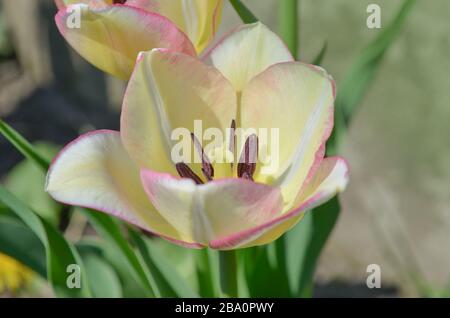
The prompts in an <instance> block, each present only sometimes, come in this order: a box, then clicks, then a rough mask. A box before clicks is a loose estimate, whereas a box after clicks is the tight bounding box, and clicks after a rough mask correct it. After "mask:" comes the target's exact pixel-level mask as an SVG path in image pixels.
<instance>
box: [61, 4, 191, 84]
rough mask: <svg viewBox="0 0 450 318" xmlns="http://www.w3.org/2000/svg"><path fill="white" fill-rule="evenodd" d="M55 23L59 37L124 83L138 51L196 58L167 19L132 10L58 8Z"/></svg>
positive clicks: (189, 45)
mask: <svg viewBox="0 0 450 318" xmlns="http://www.w3.org/2000/svg"><path fill="white" fill-rule="evenodd" d="M78 14H79V18H80V19H79V24H77V18H78ZM55 20H56V24H57V26H58V29H59V30H60V32H61V34H62V35H63V36H64V38H65V39H66V40H67V41H68V42H69V44H70V45H71V46H72V47H73V48H74V49H75V50H76V51H77V52H78V53H79V54H80V55H81V56H83V57H84V58H85V59H86V60H88V61H89V62H90V63H92V64H93V65H95V66H96V67H98V68H100V69H101V70H103V71H105V72H107V73H110V74H112V75H114V76H117V77H119V78H122V79H125V80H128V78H129V77H130V75H131V72H132V70H133V67H134V64H135V61H136V58H137V55H138V53H139V52H141V51H147V50H151V49H153V48H168V49H170V50H174V51H180V52H184V53H186V54H190V55H193V56H195V55H196V52H195V49H194V47H193V46H192V43H191V42H190V41H189V39H188V38H187V37H186V35H185V34H184V33H183V32H182V31H180V30H179V29H178V28H177V27H176V26H175V25H174V24H173V23H172V22H171V21H170V20H168V19H167V18H165V17H163V16H161V15H159V14H156V13H151V12H147V11H145V10H142V9H139V8H135V7H130V6H126V5H112V6H107V7H105V8H100V9H98V8H92V7H90V6H88V5H86V4H77V5H72V6H69V7H67V8H63V9H61V10H60V11H59V12H58V14H57V15H56V17H55Z"/></svg>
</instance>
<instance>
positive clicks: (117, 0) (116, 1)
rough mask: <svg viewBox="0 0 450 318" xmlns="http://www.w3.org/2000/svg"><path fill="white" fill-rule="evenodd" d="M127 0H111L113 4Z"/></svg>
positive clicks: (123, 2)
mask: <svg viewBox="0 0 450 318" xmlns="http://www.w3.org/2000/svg"><path fill="white" fill-rule="evenodd" d="M125 2H127V0H113V4H125Z"/></svg>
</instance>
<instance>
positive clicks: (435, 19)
mask: <svg viewBox="0 0 450 318" xmlns="http://www.w3.org/2000/svg"><path fill="white" fill-rule="evenodd" d="M278 1H282V0H257V1H256V0H247V1H243V2H244V3H245V4H247V5H248V7H249V8H251V9H252V11H253V12H254V13H255V15H256V16H257V17H258V18H260V20H261V21H262V22H263V23H265V24H267V25H268V26H269V27H271V28H272V29H273V30H275V31H276V30H277V15H276V13H275V12H276V6H277V2H278ZM225 2H226V1H225ZM370 3H376V4H378V5H380V7H381V10H382V11H381V14H382V26H384V25H386V24H388V22H389V21H390V20H391V19H392V18H393V16H394V15H395V14H396V12H397V10H398V9H399V6H400V5H401V1H399V0H395V1H392V0H376V1H375V0H372V1H366V0H361V1H353V0H320V1H317V0H302V1H301V5H300V7H299V11H300V15H301V19H300V26H299V41H300V45H299V47H300V52H299V54H300V55H299V56H300V60H302V61H306V62H311V61H312V60H313V59H314V57H315V56H316V55H317V54H318V52H319V51H320V50H321V48H322V47H323V45H324V43H325V42H327V44H328V45H327V47H328V49H327V52H326V56H325V59H324V60H323V62H322V65H323V67H325V68H326V69H327V71H328V72H329V73H331V74H332V75H333V77H334V78H335V80H336V82H337V86H338V91H339V84H340V81H341V80H342V79H343V78H344V77H345V75H346V74H347V73H348V71H349V69H350V67H351V65H352V63H353V62H354V61H355V59H356V58H357V57H358V54H360V52H361V50H362V49H363V48H364V46H365V45H367V44H368V43H369V42H370V41H371V40H372V39H374V38H375V37H376V36H377V33H378V32H381V31H380V30H378V29H368V28H367V26H366V19H367V16H368V14H367V13H366V8H367V6H368V5H369V4H370ZM448 12H450V2H448V1H447V0H434V1H418V2H417V3H416V6H415V7H414V9H413V10H412V12H411V14H410V15H409V16H408V18H407V21H406V24H405V26H404V27H403V29H402V32H401V34H400V35H399V37H398V38H397V39H396V41H395V43H394V44H393V45H392V46H391V47H390V49H389V51H388V52H387V54H386V55H385V56H384V60H383V63H382V66H381V68H380V69H379V70H378V72H377V73H376V78H375V80H374V81H373V83H372V85H371V87H370V89H369V91H368V94H366V95H365V96H364V99H363V101H362V103H361V104H360V105H359V107H358V109H357V112H356V114H355V115H354V118H353V121H352V124H351V127H350V131H349V134H348V135H347V137H346V140H345V143H344V146H343V149H341V150H340V153H341V155H343V156H344V157H345V158H347V159H348V161H349V163H350V167H351V170H350V184H349V187H348V189H347V191H346V192H345V193H343V194H342V195H341V197H340V200H341V203H342V206H343V210H342V213H341V215H340V217H339V220H338V223H337V226H336V227H335V229H334V231H333V233H332V235H331V237H330V238H329V240H328V242H327V245H326V247H325V250H324V252H323V253H322V256H321V258H320V263H319V266H318V269H317V272H316V285H317V287H318V288H317V289H316V296H318V297H321V296H353V297H358V296H368V297H371V296H450V138H448V137H449V136H450V105H449V101H450V89H449V88H450V78H449V76H448V74H450V59H449V55H450V37H449V36H448V33H449V31H450V29H449V24H448ZM55 13H56V8H55V6H54V4H53V1H52V0H14V1H13V0H2V1H0V116H1V118H2V119H4V120H5V121H6V122H7V123H9V124H10V125H11V126H13V127H14V128H16V129H17V130H18V131H19V132H20V133H22V134H23V135H24V136H25V137H26V138H27V139H28V140H31V141H33V142H35V143H37V144H38V145H39V147H40V149H41V151H44V152H45V153H48V154H49V155H51V154H53V153H55V151H57V149H58V148H59V147H60V146H61V145H63V144H65V143H67V142H69V141H70V140H71V139H73V138H75V137H76V136H78V135H79V134H80V133H83V132H85V131H88V130H92V129H94V128H109V129H118V123H119V121H118V119H119V110H120V103H121V99H122V94H123V91H124V88H125V83H124V82H121V81H120V80H117V79H114V78H112V77H109V76H108V75H105V74H103V73H102V72H100V71H98V70H96V69H95V68H93V67H92V66H90V65H89V64H87V63H86V62H85V61H84V60H83V59H82V58H80V57H79V56H78V55H77V54H76V53H75V52H74V51H73V50H72V49H71V48H69V47H68V46H67V45H66V43H65V42H64V40H63V39H62V37H61V36H60V35H59V33H58V31H57V29H56V26H55V24H54V21H53V16H54V14H55ZM222 21H223V22H222V25H221V28H220V32H219V36H220V35H221V34H223V33H225V32H226V31H227V30H230V29H231V28H233V27H235V26H237V25H239V24H241V22H240V19H239V18H238V16H237V15H236V13H235V12H234V11H233V10H232V8H231V7H230V6H229V4H228V3H227V2H226V5H225V8H224V15H223V19H222ZM21 160H22V157H21V155H20V154H19V153H17V151H16V150H15V149H14V148H13V147H12V146H10V145H9V144H8V142H7V141H6V140H5V139H4V138H0V180H1V182H2V183H3V184H5V185H6V186H7V187H8V188H9V189H10V190H11V191H12V192H13V193H15V194H16V195H17V196H19V197H21V198H24V199H26V200H27V202H29V204H30V205H32V206H33V207H34V209H35V210H36V211H37V212H38V213H40V214H41V215H43V216H44V217H46V218H47V219H49V220H53V221H54V222H59V223H60V226H61V223H64V222H61V221H60V220H58V218H59V217H58V215H59V213H61V209H62V208H61V207H59V206H57V205H56V204H54V203H53V202H52V201H51V200H49V198H48V197H46V195H45V194H44V193H43V184H44V176H43V175H39V171H37V170H36V171H35V170H34V168H33V167H32V166H30V165H29V164H27V163H24V162H21ZM66 225H67V224H66ZM62 226H64V224H63V225H62ZM71 226H74V225H73V224H71ZM1 230H2V229H0V231H1ZM66 233H67V231H66ZM68 233H69V235H77V228H76V225H75V226H74V228H73V229H69V232H68ZM18 235H20V233H18ZM0 244H1V242H0ZM369 264H378V265H380V267H381V275H382V277H381V278H382V287H383V288H382V289H381V290H369V289H368V288H367V287H366V283H365V282H366V278H367V276H368V273H367V272H366V268H367V266H368V265H369ZM2 275H3V276H4V277H9V278H8V279H9V280H10V283H11V282H12V283H11V284H10V286H9V287H8V288H5V286H2V284H1V283H0V291H1V290H3V291H2V294H3V295H4V296H11V295H14V296H30V295H31V296H48V295H49V293H50V292H49V290H48V287H47V286H45V284H44V283H43V282H39V281H38V282H36V280H33V279H31V278H30V277H32V276H33V275H32V273H29V272H28V271H27V270H26V269H24V268H21V267H20V266H19V265H18V264H16V263H14V261H12V260H11V259H9V258H7V257H5V256H3V255H1V254H0V282H1V281H2ZM8 275H9V276H8ZM3 285H7V284H4V283H3ZM13 286H17V288H16V287H13ZM20 287H24V288H20Z"/></svg>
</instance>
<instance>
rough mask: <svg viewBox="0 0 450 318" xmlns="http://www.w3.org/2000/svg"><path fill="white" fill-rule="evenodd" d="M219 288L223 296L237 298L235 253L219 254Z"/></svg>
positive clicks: (224, 252)
mask: <svg viewBox="0 0 450 318" xmlns="http://www.w3.org/2000/svg"><path fill="white" fill-rule="evenodd" d="M219 268H220V288H221V289H222V294H223V296H226V297H232V298H236V297H238V276H237V257H236V251H234V250H231V251H220V252H219Z"/></svg>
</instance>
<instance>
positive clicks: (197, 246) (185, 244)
mask: <svg viewBox="0 0 450 318" xmlns="http://www.w3.org/2000/svg"><path fill="white" fill-rule="evenodd" d="M98 134H113V135H118V136H120V133H119V132H118V131H115V130H108V129H100V130H94V131H90V132H88V133H85V134H83V135H81V136H79V137H78V138H76V139H74V140H73V141H71V142H69V143H68V144H67V145H66V146H64V148H63V149H62V150H61V151H60V152H59V153H58V154H57V155H56V156H55V157H54V158H53V160H52V162H51V164H50V167H49V169H48V173H47V178H48V176H49V175H50V173H51V171H52V169H53V166H54V164H55V163H56V161H57V160H58V159H59V158H60V156H61V155H62V154H63V153H64V152H66V151H67V150H68V149H69V148H70V147H72V146H74V145H76V144H77V143H78V142H80V141H82V140H83V139H85V138H88V137H91V136H94V135H98ZM54 200H55V201H57V202H60V203H62V204H65V205H73V206H79V207H81V208H85V209H91V210H96V211H95V212H100V213H105V214H107V215H109V216H113V217H116V218H118V219H121V220H123V221H125V222H127V223H130V224H132V225H134V226H136V227H138V228H140V229H142V230H144V231H145V232H147V233H149V234H151V235H155V236H159V237H161V238H162V239H164V240H167V241H169V242H171V243H174V244H177V245H180V246H182V247H188V248H195V249H201V248H205V247H206V246H204V245H202V244H199V243H195V242H194V243H191V242H185V241H181V240H177V239H174V238H171V237H168V236H165V235H162V234H159V233H157V232H154V231H153V230H149V229H148V228H146V227H145V226H144V225H142V224H139V222H136V221H134V220H129V219H126V218H122V217H118V216H117V215H120V214H122V213H119V212H118V211H114V210H109V211H107V210H104V209H103V208H101V207H97V206H95V205H80V204H77V203H72V202H67V201H61V200H57V199H54Z"/></svg>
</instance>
